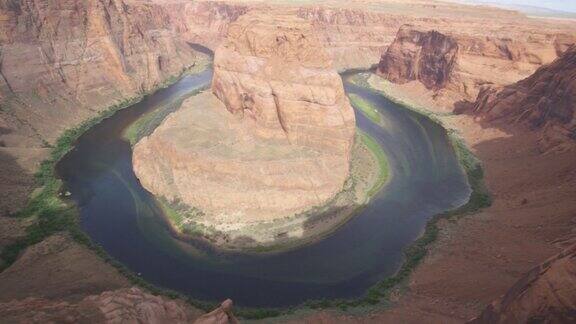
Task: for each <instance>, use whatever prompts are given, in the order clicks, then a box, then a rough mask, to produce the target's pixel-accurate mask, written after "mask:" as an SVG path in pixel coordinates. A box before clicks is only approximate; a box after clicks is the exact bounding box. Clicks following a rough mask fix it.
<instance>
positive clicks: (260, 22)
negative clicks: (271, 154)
mask: <svg viewBox="0 0 576 324" xmlns="http://www.w3.org/2000/svg"><path fill="white" fill-rule="evenodd" d="M212 91H213V92H214V94H215V95H216V96H217V97H218V98H220V100H221V101H222V102H224V104H225V105H226V108H227V109H228V110H229V111H230V112H231V113H232V114H235V115H237V116H240V117H241V118H243V119H244V120H245V121H246V122H247V123H250V124H251V125H250V126H251V127H254V130H255V132H256V133H257V134H258V135H259V136H261V137H264V138H280V139H282V138H286V139H287V140H288V141H289V142H290V143H291V144H295V145H302V146H308V147H312V148H315V149H319V150H323V151H328V150H329V151H331V152H334V153H336V154H339V155H341V156H342V157H343V158H344V159H345V160H347V159H348V155H349V153H350V148H351V145H352V139H353V135H354V127H355V126H354V125H355V124H354V113H353V111H352V108H351V107H350V105H349V103H348V99H347V98H346V95H345V94H344V88H343V86H342V80H341V79H340V76H339V75H338V74H337V73H336V71H335V70H334V69H333V67H332V62H331V60H330V57H329V55H328V53H327V52H326V51H325V49H324V48H323V47H322V45H321V43H320V41H319V39H318V37H317V35H316V34H315V33H314V32H313V29H312V26H311V25H310V24H309V23H308V22H306V21H304V20H301V19H298V18H296V17H294V16H292V15H275V16H273V17H272V18H270V17H268V16H266V14H265V13H258V14H250V15H247V16H244V17H242V18H241V19H240V20H239V21H238V22H237V23H236V24H234V25H232V26H231V28H230V30H229V32H228V37H227V39H226V41H225V42H224V43H223V44H222V45H221V46H220V47H219V48H218V50H217V51H216V56H215V58H214V78H213V82H212Z"/></svg>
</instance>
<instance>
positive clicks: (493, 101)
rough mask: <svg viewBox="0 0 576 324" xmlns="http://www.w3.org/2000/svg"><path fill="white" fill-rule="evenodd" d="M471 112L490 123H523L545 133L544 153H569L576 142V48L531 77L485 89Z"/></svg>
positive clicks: (570, 49) (542, 139)
mask: <svg viewBox="0 0 576 324" xmlns="http://www.w3.org/2000/svg"><path fill="white" fill-rule="evenodd" d="M468 111H469V112H470V113H473V114H475V115H477V116H479V117H480V118H481V119H482V120H484V121H485V122H488V123H505V124H515V123H521V124H525V125H528V126H529V127H531V128H532V129H535V130H538V131H541V139H540V143H541V144H542V147H543V149H544V150H548V149H552V148H554V149H556V150H565V149H569V148H571V147H572V146H573V145H574V140H575V138H576V115H575V111H576V46H572V47H570V48H569V49H568V50H566V51H565V52H564V53H563V54H562V55H561V56H560V57H559V58H558V59H556V60H555V61H554V62H552V63H550V64H548V65H545V66H543V67H541V68H540V69H538V70H537V71H536V72H535V73H534V74H533V75H531V76H530V77H528V78H526V79H524V80H521V81H519V82H517V83H515V84H512V85H509V86H506V87H504V88H502V89H497V88H490V87H486V88H484V89H483V90H482V91H481V92H480V93H479V95H478V98H477V99H476V101H475V102H474V103H473V104H471V105H470V106H469V107H468Z"/></svg>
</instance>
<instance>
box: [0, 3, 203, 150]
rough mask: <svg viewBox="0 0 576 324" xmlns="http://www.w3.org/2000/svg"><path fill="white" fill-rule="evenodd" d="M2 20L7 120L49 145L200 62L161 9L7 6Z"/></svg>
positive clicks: (1, 87) (1, 85)
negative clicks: (97, 114) (71, 129)
mask: <svg viewBox="0 0 576 324" xmlns="http://www.w3.org/2000/svg"><path fill="white" fill-rule="evenodd" d="M0 15H1V16H2V17H3V18H2V19H1V20H0V43H2V52H1V57H0V72H1V76H2V77H1V78H0V93H1V95H0V96H1V97H2V99H3V105H6V106H8V107H10V109H3V110H2V112H1V113H0V119H3V120H6V121H7V122H8V123H9V124H11V125H19V126H21V128H22V129H19V127H15V132H16V134H17V133H21V132H23V131H27V132H28V133H32V134H34V135H35V136H36V137H37V138H39V139H42V140H46V141H48V142H52V141H53V140H54V139H55V138H56V137H57V136H58V135H59V134H60V133H61V131H62V130H63V129H65V128H67V127H70V126H71V125H75V124H77V123H79V122H80V121H83V120H85V119H86V118H88V117H90V116H93V115H94V114H95V113H94V112H95V111H96V112H97V111H98V110H101V109H103V108H106V107H108V106H109V105H111V104H113V103H115V102H116V101H119V100H122V99H124V98H126V97H129V96H134V95H136V94H138V93H141V92H145V91H149V90H151V89H153V88H155V87H156V86H158V85H159V84H160V83H162V82H164V81H165V80H166V79H167V78H169V77H171V76H174V75H176V74H178V73H180V72H181V71H182V70H184V69H185V68H187V67H189V66H191V65H193V64H194V62H195V59H196V55H195V54H194V51H193V50H192V49H191V48H190V47H189V45H188V44H187V43H186V42H185V41H184V39H182V38H180V37H179V36H178V35H177V34H176V33H175V32H174V31H173V30H172V26H173V24H172V23H173V22H172V20H171V19H170V16H169V14H168V13H167V11H166V10H165V8H163V7H161V6H159V5H153V4H145V3H132V2H125V1H123V0H116V1H107V0H92V1H79V0H65V1H38V0H26V1H3V2H2V3H0ZM23 66H26V68H25V69H24V68H22V67H23ZM24 135H25V134H24ZM16 140H17V139H16V138H14V136H12V137H11V138H7V139H6V142H9V143H7V144H8V145H9V144H12V142H13V141H14V142H16Z"/></svg>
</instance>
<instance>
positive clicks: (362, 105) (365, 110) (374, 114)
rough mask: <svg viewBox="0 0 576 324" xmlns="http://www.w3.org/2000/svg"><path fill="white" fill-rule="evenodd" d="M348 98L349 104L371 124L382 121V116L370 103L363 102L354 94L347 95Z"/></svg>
mask: <svg viewBox="0 0 576 324" xmlns="http://www.w3.org/2000/svg"><path fill="white" fill-rule="evenodd" d="M348 97H349V98H350V103H352V106H354V108H356V109H358V110H360V111H361V112H362V114H364V116H366V117H368V119H370V120H371V121H372V122H373V123H375V124H380V122H381V121H382V115H380V113H379V112H378V110H377V109H376V108H374V106H372V104H371V103H370V102H368V101H366V100H364V99H363V98H362V97H360V96H359V95H357V94H354V93H351V94H350V95H348Z"/></svg>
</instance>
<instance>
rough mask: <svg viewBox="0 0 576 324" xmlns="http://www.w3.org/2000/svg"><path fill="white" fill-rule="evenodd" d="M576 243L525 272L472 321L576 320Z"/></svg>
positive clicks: (567, 321)
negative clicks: (575, 275)
mask: <svg viewBox="0 0 576 324" xmlns="http://www.w3.org/2000/svg"><path fill="white" fill-rule="evenodd" d="M575 273H576V246H573V247H571V248H569V249H567V250H565V251H563V252H562V253H560V254H558V255H556V256H554V257H552V258H550V259H549V260H547V261H546V262H544V263H543V264H541V265H539V266H538V267H536V268H534V269H532V270H531V271H530V272H528V273H527V274H526V275H524V276H523V277H522V278H521V279H520V280H519V281H518V282H517V283H516V284H515V285H514V286H512V288H510V290H508V292H506V294H505V295H504V296H503V297H502V298H500V299H498V300H497V301H495V302H494V303H492V304H491V305H490V306H488V307H487V308H486V309H485V310H484V311H483V312H482V314H481V315H480V316H479V317H478V318H476V319H475V320H473V321H471V322H469V323H471V324H481V323H574V322H576V312H575V311H574V310H575V309H576V280H575V277H574V274H575Z"/></svg>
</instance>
